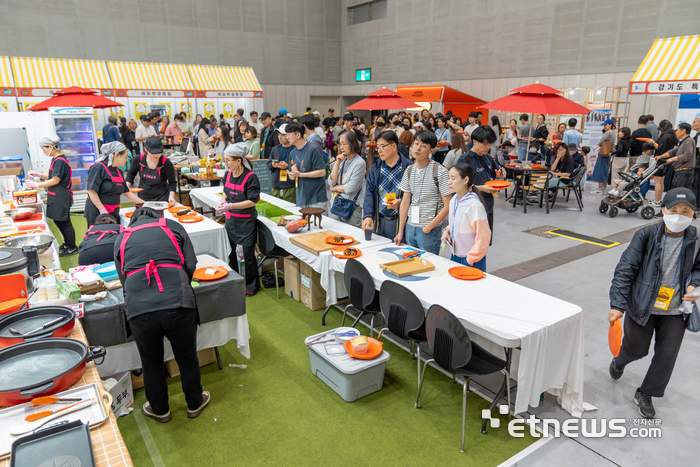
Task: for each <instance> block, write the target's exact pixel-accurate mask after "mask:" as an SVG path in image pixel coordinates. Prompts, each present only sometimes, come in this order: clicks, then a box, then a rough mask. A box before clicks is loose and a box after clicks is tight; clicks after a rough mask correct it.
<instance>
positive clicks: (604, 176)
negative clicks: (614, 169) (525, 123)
mask: <svg viewBox="0 0 700 467" xmlns="http://www.w3.org/2000/svg"><path fill="white" fill-rule="evenodd" d="M560 126H561V125H560ZM616 142H617V132H616V131H615V121H614V120H612V119H610V120H606V121H605V122H604V125H603V136H602V138H600V141H598V146H600V147H603V143H610V144H606V145H605V146H606V147H610V152H607V151H606V152H607V154H606V153H603V152H602V151H598V159H596V161H595V167H594V168H593V175H591V178H590V180H591V181H593V182H598V189H597V190H595V191H593V192H592V194H594V195H600V194H603V193H605V189H606V188H607V186H608V179H609V178H610V157H611V154H612V146H615V143H616Z"/></svg>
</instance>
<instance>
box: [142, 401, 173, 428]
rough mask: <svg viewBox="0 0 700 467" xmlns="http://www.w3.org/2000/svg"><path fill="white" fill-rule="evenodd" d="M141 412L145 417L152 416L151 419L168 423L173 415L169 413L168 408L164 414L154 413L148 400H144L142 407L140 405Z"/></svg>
mask: <svg viewBox="0 0 700 467" xmlns="http://www.w3.org/2000/svg"><path fill="white" fill-rule="evenodd" d="M141 412H142V413H143V414H144V415H145V416H146V417H149V418H152V419H153V420H156V421H159V422H160V423H168V422H169V421H170V420H172V418H173V416H172V415H171V414H170V410H168V413H166V414H165V415H156V413H155V412H154V411H153V409H152V408H151V403H150V402H146V403H145V404H143V407H141Z"/></svg>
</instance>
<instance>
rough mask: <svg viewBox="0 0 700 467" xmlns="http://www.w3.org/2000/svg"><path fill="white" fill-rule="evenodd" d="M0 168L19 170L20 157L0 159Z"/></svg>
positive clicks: (20, 165)
mask: <svg viewBox="0 0 700 467" xmlns="http://www.w3.org/2000/svg"><path fill="white" fill-rule="evenodd" d="M0 168H4V169H21V168H22V156H4V157H0Z"/></svg>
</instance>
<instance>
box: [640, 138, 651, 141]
mask: <svg viewBox="0 0 700 467" xmlns="http://www.w3.org/2000/svg"><path fill="white" fill-rule="evenodd" d="M637 141H644V142H647V141H652V139H651V138H637Z"/></svg>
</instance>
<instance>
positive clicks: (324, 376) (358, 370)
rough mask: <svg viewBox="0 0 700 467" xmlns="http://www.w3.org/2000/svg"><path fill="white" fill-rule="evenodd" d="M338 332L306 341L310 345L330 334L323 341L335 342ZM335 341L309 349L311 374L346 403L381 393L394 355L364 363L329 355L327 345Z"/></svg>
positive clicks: (387, 354) (383, 356)
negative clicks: (387, 367) (311, 342)
mask: <svg viewBox="0 0 700 467" xmlns="http://www.w3.org/2000/svg"><path fill="white" fill-rule="evenodd" d="M334 332H336V330H335V329H333V330H332V331H328V332H327V333H320V334H316V335H314V336H309V337H307V338H306V340H305V341H304V342H305V343H306V342H309V341H312V340H314V339H315V338H317V337H319V336H322V335H323V334H326V337H327V338H323V339H321V341H326V340H331V339H333V336H332V334H333V333H334ZM328 344H332V342H324V343H323V344H315V345H310V346H309V358H310V359H311V373H313V374H314V375H315V376H317V377H318V378H319V379H320V380H321V381H323V382H324V383H326V384H327V385H328V387H330V388H331V389H332V390H334V391H335V392H337V393H338V395H339V396H340V397H342V398H343V400H345V401H346V402H354V401H356V400H357V399H359V398H361V397H365V396H368V395H370V394H372V393H373V392H377V391H379V390H380V389H381V388H382V385H383V384H384V370H385V369H386V362H387V361H389V358H391V356H390V355H389V353H388V352H387V351H386V350H383V351H382V354H381V355H380V356H379V357H377V358H375V359H372V360H360V359H357V358H352V357H351V356H350V355H348V354H347V353H346V354H343V355H328V354H327V353H326V348H325V346H326V345H328Z"/></svg>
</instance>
